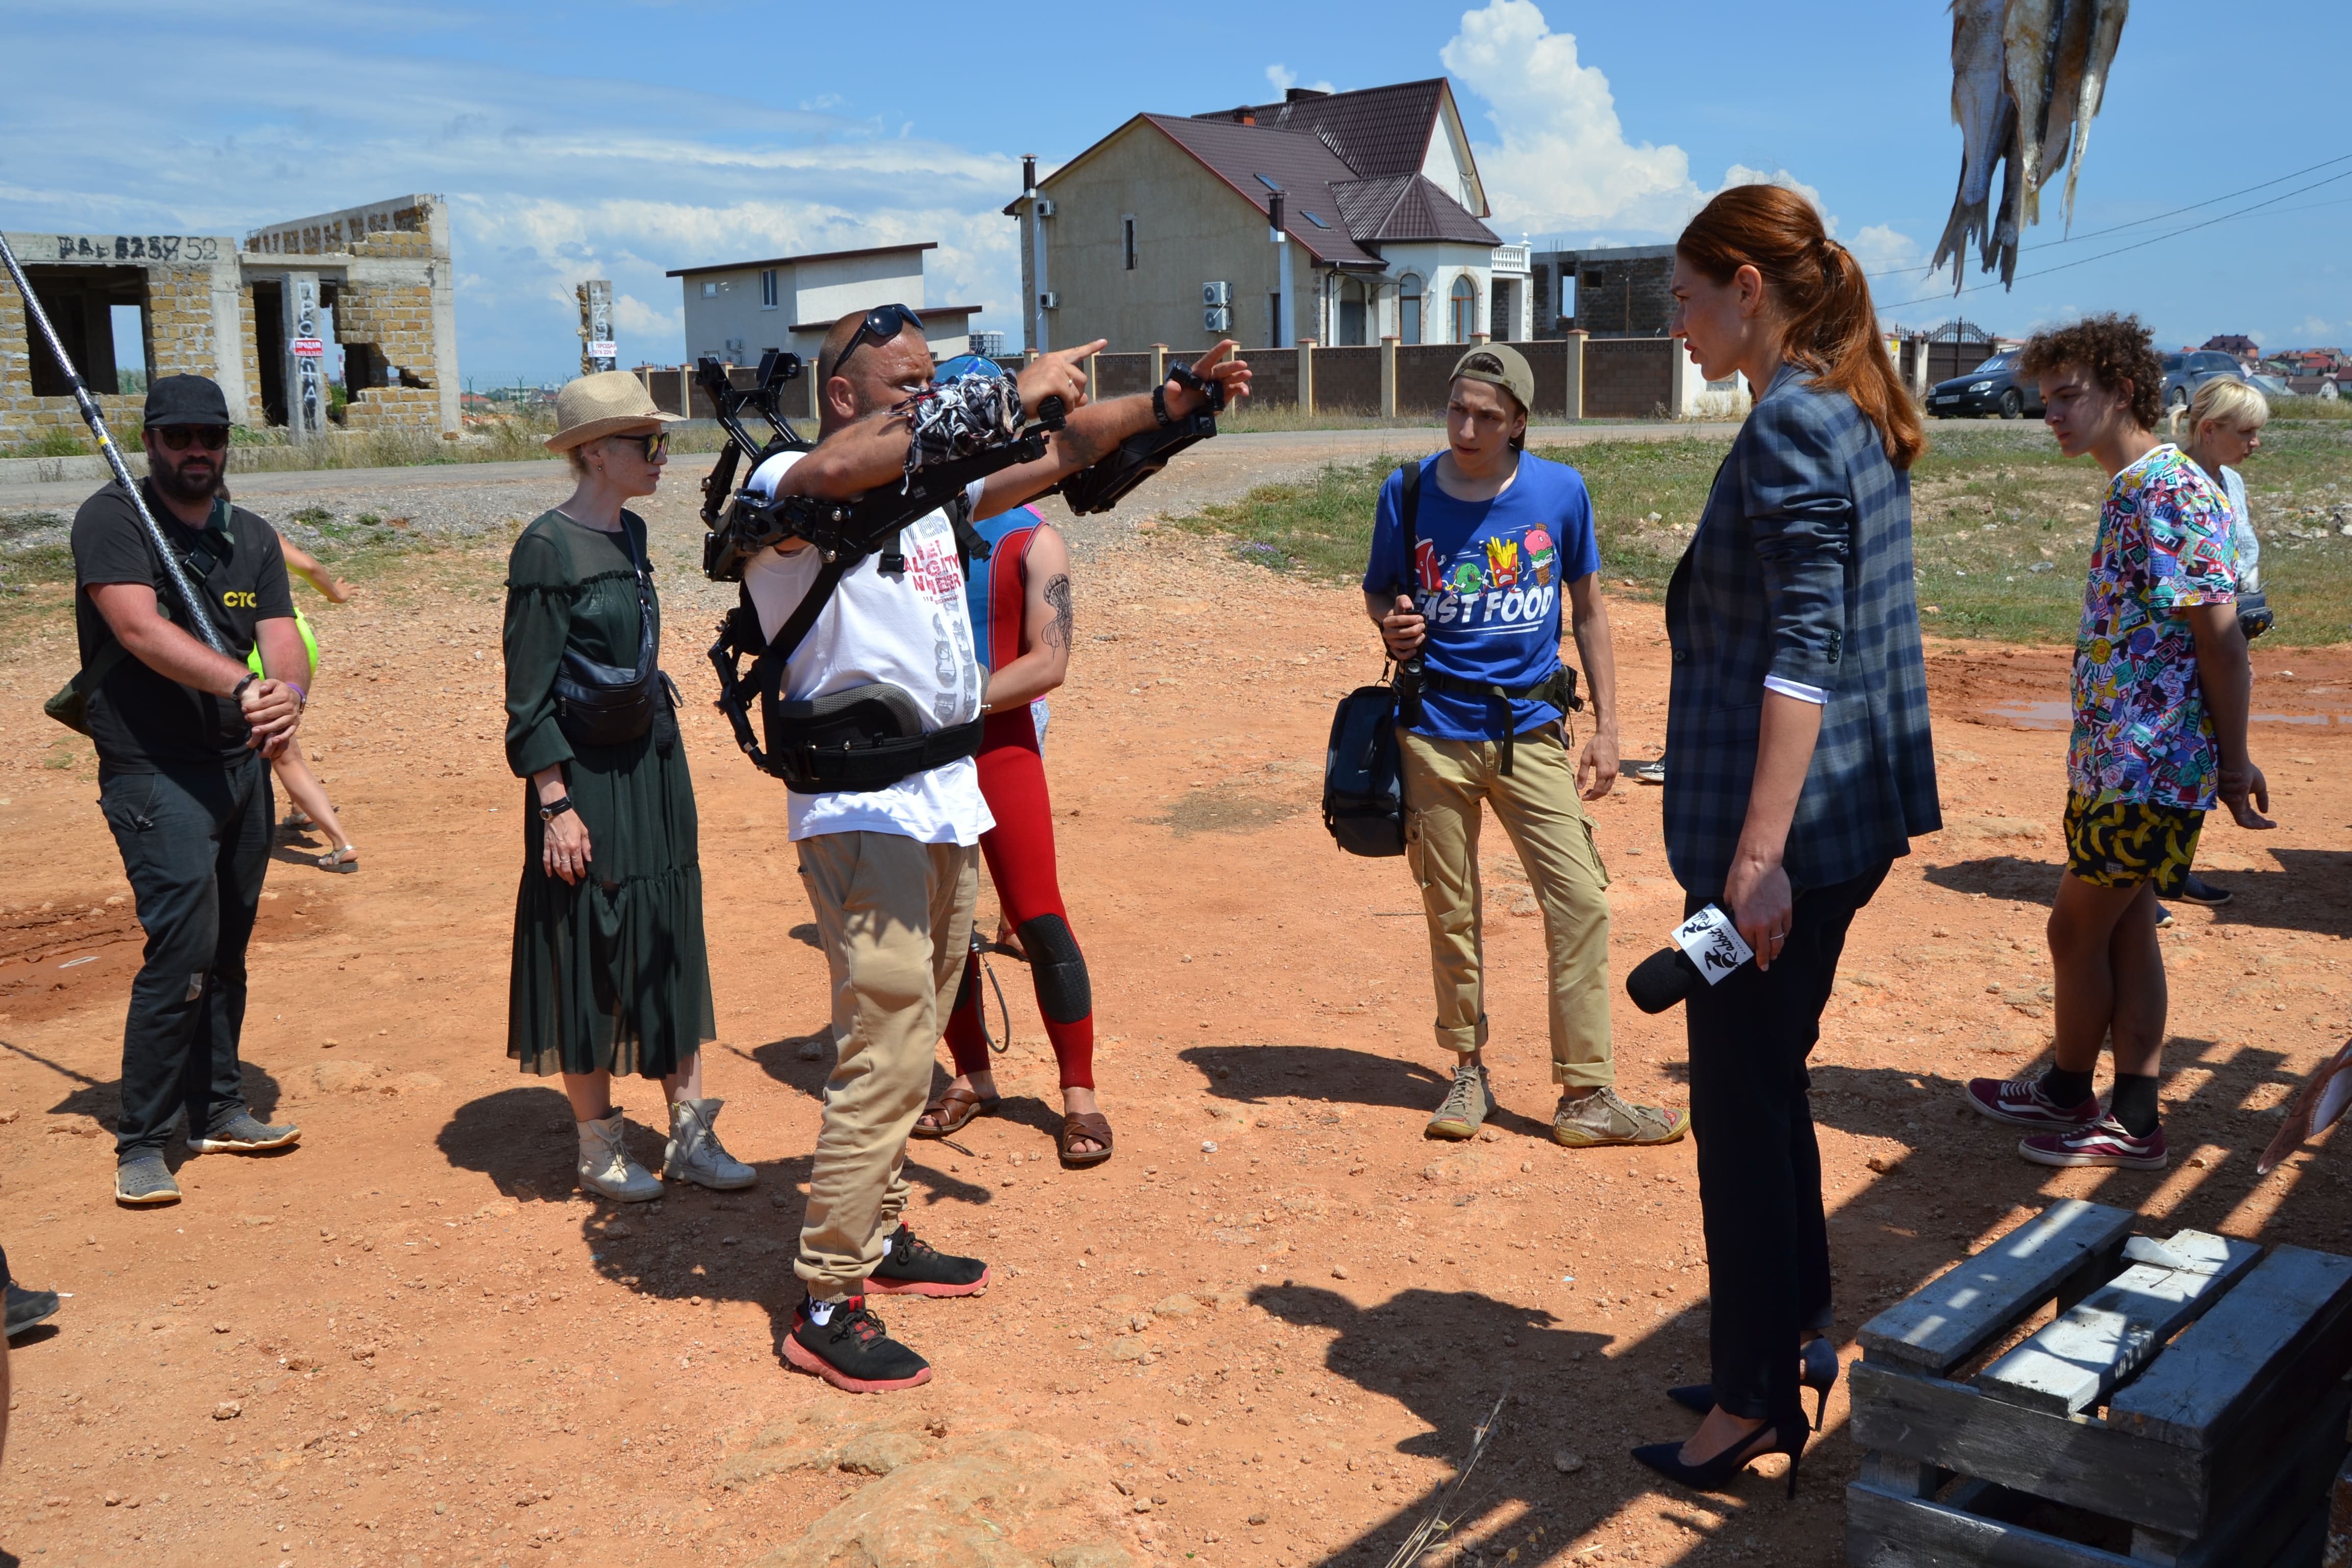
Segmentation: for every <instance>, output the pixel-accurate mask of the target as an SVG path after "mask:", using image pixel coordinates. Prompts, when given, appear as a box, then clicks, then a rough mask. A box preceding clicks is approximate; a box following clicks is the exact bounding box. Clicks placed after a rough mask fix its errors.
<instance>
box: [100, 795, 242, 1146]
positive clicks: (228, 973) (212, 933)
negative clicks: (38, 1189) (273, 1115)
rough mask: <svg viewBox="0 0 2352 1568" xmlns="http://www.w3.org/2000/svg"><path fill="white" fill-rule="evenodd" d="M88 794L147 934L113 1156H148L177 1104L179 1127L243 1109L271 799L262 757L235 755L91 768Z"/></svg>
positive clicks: (126, 1042)
mask: <svg viewBox="0 0 2352 1568" xmlns="http://www.w3.org/2000/svg"><path fill="white" fill-rule="evenodd" d="M98 804H99V809H100V811H102V812H103V813H105V815H106V825H107V826H109V827H110V828H112V829H113V830H114V842H115V845H116V847H119V848H120V849H121V851H122V868H123V870H124V872H125V873H127V874H128V875H129V877H130V879H131V894H132V896H133V897H134V898H136V899H137V900H138V907H139V923H140V925H141V926H142V927H144V928H145V930H146V932H147V948H146V954H145V962H144V963H142V964H141V966H140V969H139V977H138V978H137V979H136V980H134V981H132V982H131V1013H130V1016H129V1017H127V1018H126V1019H125V1020H124V1021H123V1025H122V1114H121V1118H120V1120H119V1121H117V1122H116V1123H115V1134H114V1152H115V1158H116V1159H117V1160H118V1161H123V1160H129V1159H131V1158H132V1157H134V1156H136V1155H140V1154H148V1153H158V1154H160V1153H162V1152H163V1145H164V1141H165V1139H166V1138H167V1137H168V1136H169V1135H170V1133H171V1130H172V1121H173V1116H174V1115H175V1114H176V1113H177V1112H179V1111H181V1110H185V1111H186V1112H187V1115H188V1126H187V1130H188V1133H189V1135H190V1136H192V1137H193V1136H195V1135H197V1134H200V1133H203V1132H205V1131H208V1130H209V1129H211V1128H213V1127H216V1126H218V1125H219V1124H220V1123H222V1122H223V1121H227V1120H228V1119H229V1118H230V1117H232V1116H234V1115H235V1114H236V1112H238V1111H240V1110H244V1109H245V1094H244V1091H243V1089H241V1088H240V1087H239V1080H240V1078H241V1071H240V1068H239V1066H238V1063H237V1039H238V1036H239V1035H240V1033H241V1032H242V1031H243V1029H244V1027H245V948H246V943H247V941H248V940H249V939H250V938H251V937H252V935H253V921H254V914H255V911H256V910H258V909H259V908H260V905H261V882H262V878H263V875H264V874H265V873H266V872H267V871H268V867H269V832H270V824H271V821H272V819H273V818H274V817H275V816H276V813H277V803H276V799H275V797H274V796H273V795H272V794H271V791H270V786H269V769H268V765H267V764H266V763H263V762H262V760H261V758H260V757H259V756H258V755H257V754H247V756H244V757H241V758H239V759H238V760H237V761H236V762H235V763H230V764H229V765H227V766H226V767H222V768H183V769H176V770H173V771H172V772H169V773H101V774H100V777H99V783H98Z"/></svg>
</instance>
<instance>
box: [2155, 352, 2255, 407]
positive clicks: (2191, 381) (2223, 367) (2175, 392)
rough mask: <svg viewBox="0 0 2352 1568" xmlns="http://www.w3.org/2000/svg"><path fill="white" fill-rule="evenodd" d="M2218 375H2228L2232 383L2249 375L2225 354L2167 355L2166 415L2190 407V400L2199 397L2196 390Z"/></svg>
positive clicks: (2165, 357)
mask: <svg viewBox="0 0 2352 1568" xmlns="http://www.w3.org/2000/svg"><path fill="white" fill-rule="evenodd" d="M2217 375H2226V376H2228V377H2230V378H2231V380H2232V381H2243V380H2245V379H2246V373H2245V371H2244V370H2242V369H2241V368H2240V366H2239V364H2238V362H2237V361H2236V360H2235V359H2234V358H2232V357H2231V356H2230V355H2228V354H2225V353H2213V352H2211V351H2210V350H2203V349H2200V350H2198V351H2196V352H2195V353H2183V354H2167V355H2165V356H2164V408H2165V412H2166V413H2170V412H2171V411H2172V410H2174V409H2176V408H2186V407H2188V406H2189V399H2190V398H2192V397H2194V396H2196V395H2197V389H2198V388H2199V387H2200V386H2202V385H2204V384H2206V383H2207V382H2209V381H2210V380H2212V379H2213V378H2214V377H2215V376H2217Z"/></svg>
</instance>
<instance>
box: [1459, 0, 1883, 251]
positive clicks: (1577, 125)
mask: <svg viewBox="0 0 2352 1568" xmlns="http://www.w3.org/2000/svg"><path fill="white" fill-rule="evenodd" d="M1439 58H1441V59H1442V60H1444V63H1445V68H1446V69H1447V70H1449V71H1451V72H1452V73H1453V74H1454V77H1455V78H1457V79H1459V80H1460V81H1461V82H1462V84H1463V85H1464V86H1465V87H1466V88H1468V89H1470V90H1471V91H1473V92H1475V94H1477V95H1478V97H1479V98H1481V99H1483V100H1485V101H1486V106H1487V116H1486V117H1487V119H1488V121H1491V122H1492V124H1493V125H1494V127H1495V129H1496V132H1498V133H1499V135H1500V137H1501V140H1500V141H1499V142H1481V143H1478V144H1477V145H1476V147H1475V152H1476V154H1477V158H1478V172H1479V174H1480V175H1481V176H1482V177H1483V178H1484V179H1485V181H1486V195H1487V200H1488V202H1489V204H1490V205H1492V207H1493V208H1494V212H1495V219H1494V221H1495V224H1496V226H1497V228H1498V229H1508V230H1511V231H1514V232H1516V231H1517V230H1520V229H1526V230H1528V231H1530V232H1559V231H1564V230H1578V231H1586V230H1597V229H1601V228H1607V229H1611V230H1614V231H1620V232H1624V231H1631V233H1632V234H1634V235H1639V236H1641V237H1643V238H1644V239H1654V238H1655V237H1659V236H1671V235H1673V234H1675V233H1677V232H1678V231H1680V229H1681V228H1682V226H1683V225H1684V224H1685V222H1687V221H1688V220H1689V218H1690V216H1691V215H1692V214H1693V213H1695V212H1696V211H1697V210H1698V209H1699V208H1700V207H1701V206H1703V205H1706V200H1707V198H1708V197H1710V196H1712V195H1715V194H1716V191H1719V190H1724V189H1727V188H1728V187H1730V186H1733V185H1750V184H1775V185H1782V186H1785V187H1787V188H1788V189H1790V190H1792V191H1795V192H1797V193H1798V194H1800V195H1803V196H1804V197H1805V198H1806V199H1807V200H1809V201H1811V203H1812V204H1813V205H1815V206H1816V207H1820V206H1822V195H1821V192H1820V191H1819V190H1817V189H1815V188H1814V187H1813V186H1811V185H1809V184H1805V183H1804V182H1803V181H1801V180H1800V179H1798V178H1797V177H1796V176H1795V175H1793V174H1790V173H1789V172H1788V171H1787V170H1786V169H1772V170H1763V169H1751V168H1749V167H1748V166H1747V165H1746V164H1743V163H1734V164H1732V165H1731V166H1730V167H1728V168H1727V169H1726V170H1725V171H1724V174H1723V180H1722V183H1721V184H1718V185H1717V186H1716V188H1715V190H1706V189H1703V188H1702V187H1701V186H1700V185H1699V184H1698V182H1697V181H1696V180H1695V179H1693V178H1692V177H1691V172H1690V157H1689V155H1688V154H1687V153H1685V152H1684V151H1683V150H1682V149H1681V148H1680V147H1676V146H1675V145H1673V144H1672V143H1668V144H1666V145H1664V146H1654V145H1652V144H1651V143H1649V142H1640V143H1638V144H1637V143H1634V142H1629V141H1627V140H1626V137H1625V128H1624V125H1623V123H1622V121H1620V120H1619V119H1618V118H1617V100H1616V95H1615V94H1614V93H1613V92H1612V91H1611V90H1610V87H1609V78H1608V76H1607V75H1606V74H1605V73H1603V72H1602V70H1601V68H1600V67H1598V66H1589V65H1586V64H1584V63H1583V61H1582V60H1581V59H1580V57H1579V55H1578V51H1577V46H1576V36H1575V35H1574V34H1572V33H1555V32H1553V31H1552V30H1551V26H1550V25H1549V23H1548V22H1546V21H1545V20H1544V14H1543V10H1542V8H1541V7H1540V6H1538V5H1536V4H1535V0H1489V3H1488V4H1487V5H1486V7H1485V8H1484V9H1482V10H1476V11H1469V12H1465V13H1464V14H1463V17H1462V25H1461V30H1460V31H1458V32H1457V33H1455V34H1454V37H1453V39H1452V40H1451V41H1450V42H1448V43H1447V44H1446V46H1445V47H1444V49H1443V50H1441V51H1440V52H1439ZM1825 221H1826V222H1827V223H1828V224H1829V226H1830V231H1831V232H1832V234H1834V233H1835V232H1836V219H1835V218H1828V219H1826V220H1825Z"/></svg>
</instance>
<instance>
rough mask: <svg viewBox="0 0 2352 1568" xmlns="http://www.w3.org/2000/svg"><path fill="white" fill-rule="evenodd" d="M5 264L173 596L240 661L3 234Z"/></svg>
mask: <svg viewBox="0 0 2352 1568" xmlns="http://www.w3.org/2000/svg"><path fill="white" fill-rule="evenodd" d="M0 261H5V263H7V266H8V278H9V280H10V281H11V282H13V283H15V284H16V292H17V293H18V294H19V295H21V296H23V298H24V300H25V314H26V317H27V318H28V319H29V320H31V321H35V322H37V324H38V325H39V327H40V329H41V337H42V340H43V341H44V342H47V344H48V345H49V353H51V354H53V355H55V356H56V357H57V362H58V369H59V370H61V371H63V372H65V377H66V384H67V385H68V386H70V387H71V388H73V398H74V405H75V406H76V407H77V408H79V409H80V410H81V417H82V422H83V423H84V424H86V425H88V426H89V433H90V434H91V435H92V436H94V437H97V438H98V449H99V450H100V452H102V453H104V454H105V455H106V466H107V467H108V468H112V469H113V470H114V482H115V483H116V484H118V485H121V487H122V489H123V491H124V493H125V494H127V495H129V496H130V497H131V506H132V508H133V509H135V510H137V511H138V513H139V521H141V522H142V523H143V524H144V525H145V526H146V529H147V542H149V543H150V544H152V545H153V546H154V547H155V553H156V554H157V555H159V556H161V557H162V558H163V572H164V574H165V575H166V576H168V577H170V578H171V579H172V588H173V592H175V593H177V594H178V595H179V596H180V605H181V607H182V608H183V609H184V610H185V611H186V612H187V616H188V620H189V622H190V626H189V629H190V630H191V631H193V632H194V633H195V634H196V636H197V637H201V638H203V639H204V644H205V647H208V648H210V649H212V650H213V651H214V652H215V653H216V654H219V655H220V656H221V657H222V658H236V657H237V656H236V654H235V653H233V652H231V651H230V650H229V647H228V643H227V641H226V638H224V637H222V636H221V634H220V628H219V627H217V626H214V625H213V620H212V617H211V616H207V615H205V613H204V611H203V609H202V608H201V607H200V605H201V601H200V600H199V599H198V597H197V595H196V585H195V584H194V583H191V582H189V581H188V572H187V568H186V567H184V566H183V565H181V564H180V557H179V553H178V552H176V551H174V550H173V548H172V546H171V543H170V542H169V541H167V540H166V539H164V537H163V530H162V529H161V528H159V527H157V526H156V523H155V520H154V518H153V517H152V516H150V515H149V514H148V510H147V500H146V498H145V497H143V496H142V495H141V494H140V493H139V484H138V481H137V480H135V479H132V478H131V470H130V469H129V468H126V467H125V466H124V465H123V461H122V454H121V452H119V451H117V450H116V449H115V446H114V439H113V437H110V436H109V435H108V434H107V433H106V416H105V415H103V414H101V413H100V412H99V407H98V401H97V399H95V398H93V397H91V396H90V395H89V388H88V387H86V386H84V385H83V384H81V373H80V372H79V371H77V370H76V369H74V363H73V361H72V360H71V359H69V358H68V357H67V355H66V346H65V344H64V343H62V342H58V331H57V329H56V328H55V327H52V326H51V325H49V315H48V312H47V311H46V310H42V309H41V301H40V300H39V299H38V298H37V296H36V295H35V294H34V293H33V286H32V284H30V283H29V282H27V281H26V279H25V269H24V268H21V267H19V266H17V265H16V252H15V251H14V250H11V249H10V248H8V238H7V237H6V236H5V235H0ZM224 466H226V465H224Z"/></svg>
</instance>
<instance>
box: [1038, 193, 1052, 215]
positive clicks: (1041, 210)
mask: <svg viewBox="0 0 2352 1568" xmlns="http://www.w3.org/2000/svg"><path fill="white" fill-rule="evenodd" d="M1037 216H1039V217H1052V216H1054V198H1053V197H1051V196H1039V197H1038V198H1037Z"/></svg>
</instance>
